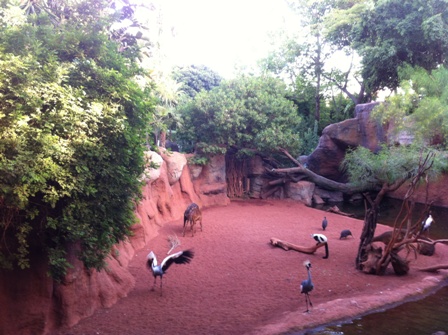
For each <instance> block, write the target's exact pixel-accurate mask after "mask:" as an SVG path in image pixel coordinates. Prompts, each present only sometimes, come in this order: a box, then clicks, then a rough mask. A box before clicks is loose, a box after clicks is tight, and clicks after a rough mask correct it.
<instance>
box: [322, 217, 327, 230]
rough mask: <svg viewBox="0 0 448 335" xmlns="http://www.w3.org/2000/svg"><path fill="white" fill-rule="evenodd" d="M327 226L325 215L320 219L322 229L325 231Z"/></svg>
mask: <svg viewBox="0 0 448 335" xmlns="http://www.w3.org/2000/svg"><path fill="white" fill-rule="evenodd" d="M327 226H328V221H327V217H326V216H324V219H323V220H322V230H324V231H325V229H326V228H327Z"/></svg>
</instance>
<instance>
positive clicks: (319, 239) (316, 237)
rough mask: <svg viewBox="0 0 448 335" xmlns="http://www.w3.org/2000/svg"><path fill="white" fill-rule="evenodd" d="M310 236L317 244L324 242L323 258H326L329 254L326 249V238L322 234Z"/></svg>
mask: <svg viewBox="0 0 448 335" xmlns="http://www.w3.org/2000/svg"><path fill="white" fill-rule="evenodd" d="M311 237H312V238H314V240H315V241H316V242H317V245H319V244H324V243H325V256H324V257H323V258H328V256H330V252H329V250H328V242H327V241H328V239H327V237H326V236H325V235H323V234H311Z"/></svg>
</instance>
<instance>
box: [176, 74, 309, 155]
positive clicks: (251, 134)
mask: <svg viewBox="0 0 448 335" xmlns="http://www.w3.org/2000/svg"><path fill="white" fill-rule="evenodd" d="M287 92H288V91H287V89H286V86H285V85H284V84H283V83H282V82H281V81H279V80H277V79H274V78H270V77H247V76H242V77H239V78H237V79H234V80H231V81H226V82H223V83H221V85H220V86H218V87H215V88H213V89H212V90H211V91H201V92H200V93H198V94H197V95H196V97H195V99H194V100H190V101H189V102H188V103H186V104H184V105H182V106H181V107H180V111H181V113H182V115H183V119H184V125H183V131H182V133H179V134H178V137H179V139H180V140H181V141H182V144H183V145H184V147H185V148H188V144H193V145H194V144H198V145H199V146H202V147H204V148H207V150H209V151H215V150H219V148H230V147H234V148H237V149H240V150H241V149H249V150H258V151H264V152H266V153H268V152H272V151H274V150H275V149H276V148H277V147H279V146H280V147H285V148H287V149H290V150H291V152H295V153H297V152H298V150H299V147H300V140H299V134H298V133H297V127H298V125H299V123H300V117H298V116H297V112H296V109H295V108H294V105H293V103H292V102H291V101H289V100H288V99H286V97H285V96H286V94H287ZM190 149H191V148H190Z"/></svg>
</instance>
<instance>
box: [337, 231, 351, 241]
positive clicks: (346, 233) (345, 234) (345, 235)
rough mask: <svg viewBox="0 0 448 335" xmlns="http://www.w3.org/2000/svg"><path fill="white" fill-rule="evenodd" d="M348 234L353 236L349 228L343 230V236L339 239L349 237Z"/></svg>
mask: <svg viewBox="0 0 448 335" xmlns="http://www.w3.org/2000/svg"><path fill="white" fill-rule="evenodd" d="M348 236H351V237H353V235H352V232H351V231H350V230H348V229H344V230H343V231H341V237H339V239H343V238H347V237H348Z"/></svg>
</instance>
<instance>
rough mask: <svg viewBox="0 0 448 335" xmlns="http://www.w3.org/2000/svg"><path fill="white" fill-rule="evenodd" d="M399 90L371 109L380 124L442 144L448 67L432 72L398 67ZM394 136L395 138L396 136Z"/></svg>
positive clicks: (447, 120)
mask: <svg viewBox="0 0 448 335" xmlns="http://www.w3.org/2000/svg"><path fill="white" fill-rule="evenodd" d="M399 77H400V79H401V81H400V82H401V85H400V90H399V91H398V92H397V94H395V95H393V96H391V97H390V98H389V99H387V103H386V104H384V105H381V106H379V107H377V108H376V109H375V114H374V115H375V116H376V117H378V118H379V119H380V120H381V121H382V122H383V123H390V124H393V125H394V131H395V135H396V136H398V135H399V134H400V133H401V134H403V133H406V134H408V136H410V137H412V138H413V139H414V140H417V141H420V142H425V143H428V144H439V145H443V147H446V139H447V138H448V69H447V68H446V67H444V66H441V67H439V68H437V69H435V70H432V71H426V70H425V69H423V68H412V67H411V66H409V65H408V66H405V67H402V68H401V69H400V70H399ZM397 138H398V137H397Z"/></svg>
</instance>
